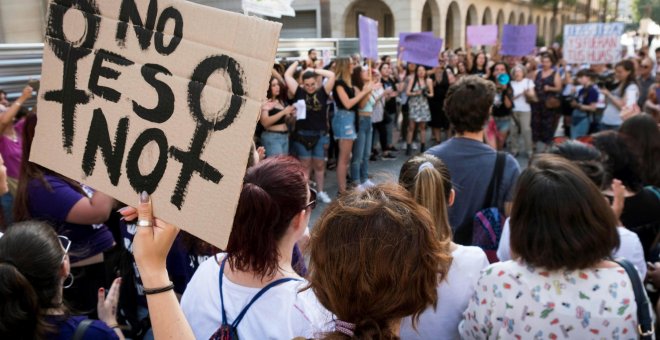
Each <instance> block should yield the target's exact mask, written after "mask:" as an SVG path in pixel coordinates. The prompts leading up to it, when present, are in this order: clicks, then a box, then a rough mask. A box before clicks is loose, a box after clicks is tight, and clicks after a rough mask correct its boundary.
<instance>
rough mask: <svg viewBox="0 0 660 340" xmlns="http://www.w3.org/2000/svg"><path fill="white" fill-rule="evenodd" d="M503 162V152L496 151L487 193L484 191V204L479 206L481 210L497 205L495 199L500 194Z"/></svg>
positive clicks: (504, 156) (504, 157)
mask: <svg viewBox="0 0 660 340" xmlns="http://www.w3.org/2000/svg"><path fill="white" fill-rule="evenodd" d="M505 161H506V154H505V153H504V152H501V151H498V152H497V156H496V157H495V166H494V167H493V173H492V175H491V177H490V183H488V191H486V197H485V198H484V203H483V204H482V205H481V208H482V209H486V208H490V207H494V206H496V205H497V198H498V196H499V192H500V183H501V182H502V174H503V173H504V163H505Z"/></svg>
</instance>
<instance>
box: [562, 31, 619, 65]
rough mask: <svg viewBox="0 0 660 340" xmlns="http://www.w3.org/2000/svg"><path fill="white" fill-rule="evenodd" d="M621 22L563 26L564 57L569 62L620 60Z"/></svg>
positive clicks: (598, 62)
mask: <svg viewBox="0 0 660 340" xmlns="http://www.w3.org/2000/svg"><path fill="white" fill-rule="evenodd" d="M623 29H624V25H623V23H620V22H618V23H616V22H615V23H610V24H604V23H593V24H584V25H565V26H564V49H563V51H564V59H566V62H567V63H569V64H583V63H586V64H610V63H616V62H617V61H619V60H621V35H622V34H623Z"/></svg>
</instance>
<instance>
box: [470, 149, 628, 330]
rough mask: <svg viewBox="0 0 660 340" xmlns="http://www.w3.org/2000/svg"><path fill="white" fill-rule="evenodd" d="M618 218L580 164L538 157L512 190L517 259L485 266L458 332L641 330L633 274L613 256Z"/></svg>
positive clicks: (553, 156)
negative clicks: (616, 261) (579, 166)
mask: <svg viewBox="0 0 660 340" xmlns="http://www.w3.org/2000/svg"><path fill="white" fill-rule="evenodd" d="M616 223H617V221H616V217H615V215H614V212H613V211H612V209H611V208H610V206H609V205H608V203H607V201H606V200H604V199H603V196H602V194H601V192H600V190H599V189H598V188H597V187H596V185H594V183H593V182H592V181H591V180H590V179H589V178H588V177H587V176H586V175H585V173H584V172H583V171H582V170H580V168H578V167H577V166H576V165H574V164H572V163H571V161H569V160H566V159H564V158H563V157H559V156H555V155H541V156H539V157H538V158H535V159H534V160H533V162H532V163H531V164H530V166H529V167H528V168H527V169H526V170H525V171H523V173H522V174H521V175H520V178H519V180H518V186H517V190H516V193H515V196H514V202H513V209H512V211H511V219H510V225H511V237H510V241H511V253H512V255H513V256H512V257H513V259H514V260H512V261H506V262H499V263H496V264H493V265H491V266H490V267H488V268H487V269H486V270H485V271H484V272H483V273H482V276H481V278H480V279H479V282H478V283H477V289H476V290H475V294H474V296H473V298H472V299H471V300H470V304H469V305H468V308H467V310H466V311H465V313H464V314H463V316H464V320H463V322H462V323H461V324H460V326H459V331H460V333H461V336H462V337H463V338H468V339H486V338H531V337H538V338H552V336H551V334H556V335H559V336H561V335H563V336H564V337H565V338H571V339H591V338H594V336H597V337H599V338H600V337H603V338H611V339H614V338H619V337H624V336H625V337H626V338H636V337H637V325H638V320H637V303H636V302H635V294H634V293H633V288H632V283H631V279H630V276H628V274H627V273H626V270H624V269H623V268H621V267H620V266H619V265H618V264H617V263H615V262H613V261H611V260H610V259H611V254H612V250H613V249H616V248H618V247H619V244H620V239H619V234H618V232H617V229H616ZM633 275H637V273H635V274H633Z"/></svg>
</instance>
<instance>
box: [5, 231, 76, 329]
mask: <svg viewBox="0 0 660 340" xmlns="http://www.w3.org/2000/svg"><path fill="white" fill-rule="evenodd" d="M64 255H65V254H64V249H63V248H62V245H61V244H60V241H59V239H58V237H57V234H56V233H55V231H54V230H53V228H52V227H51V226H49V225H48V224H46V223H44V222H37V221H27V222H22V223H16V224H14V225H12V226H11V227H9V229H7V233H6V234H5V235H4V236H3V237H2V238H0V338H2V339H42V338H44V337H45V336H46V335H47V333H49V332H51V331H53V328H52V326H50V325H49V324H48V322H47V320H46V319H45V315H44V311H45V310H47V309H49V308H63V307H62V305H61V302H60V301H58V299H61V294H62V278H61V276H60V269H61V266H62V260H63V258H64ZM64 311H65V314H66V312H67V311H66V309H64Z"/></svg>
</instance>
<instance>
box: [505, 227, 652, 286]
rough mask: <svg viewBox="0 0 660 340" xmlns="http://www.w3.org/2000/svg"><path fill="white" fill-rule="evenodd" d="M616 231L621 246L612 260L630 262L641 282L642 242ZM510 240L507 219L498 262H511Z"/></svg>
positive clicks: (643, 272) (626, 232) (623, 230)
mask: <svg viewBox="0 0 660 340" xmlns="http://www.w3.org/2000/svg"><path fill="white" fill-rule="evenodd" d="M616 230H617V231H618V232H619V239H621V245H620V246H619V249H617V251H616V252H614V253H613V254H612V257H613V258H614V259H617V258H624V259H626V260H628V261H630V263H632V264H633V265H634V266H635V268H637V272H638V273H639V276H641V277H642V280H643V279H644V278H645V277H646V262H645V261H644V248H642V242H640V241H639V236H637V234H635V233H633V232H632V231H630V230H628V229H626V228H625V227H617V228H616ZM510 238H511V230H510V227H509V219H508V218H507V219H506V222H504V229H503V230H502V237H501V238H500V244H499V245H498V247H497V258H499V259H500V261H508V260H511V245H510V242H511V240H510Z"/></svg>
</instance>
